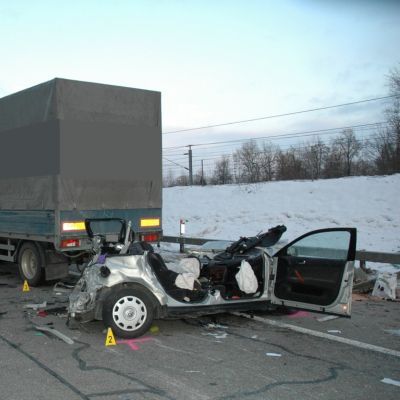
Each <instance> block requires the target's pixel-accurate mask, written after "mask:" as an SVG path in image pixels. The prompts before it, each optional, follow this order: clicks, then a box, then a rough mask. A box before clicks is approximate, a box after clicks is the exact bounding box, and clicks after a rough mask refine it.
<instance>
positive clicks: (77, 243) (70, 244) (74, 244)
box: [61, 239, 81, 249]
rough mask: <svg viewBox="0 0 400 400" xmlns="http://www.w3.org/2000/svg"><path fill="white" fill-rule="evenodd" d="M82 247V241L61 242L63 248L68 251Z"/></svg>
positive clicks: (68, 240)
mask: <svg viewBox="0 0 400 400" xmlns="http://www.w3.org/2000/svg"><path fill="white" fill-rule="evenodd" d="M80 245H81V241H80V239H63V240H61V248H63V249H66V248H70V247H79V246H80Z"/></svg>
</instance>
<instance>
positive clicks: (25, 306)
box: [24, 301, 47, 311]
mask: <svg viewBox="0 0 400 400" xmlns="http://www.w3.org/2000/svg"><path fill="white" fill-rule="evenodd" d="M46 306H47V301H44V302H43V303H37V304H32V303H31V304H25V305H24V308H31V309H32V310H35V311H36V310H39V308H45V307H46Z"/></svg>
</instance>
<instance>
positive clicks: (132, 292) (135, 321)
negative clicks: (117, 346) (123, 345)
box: [103, 285, 155, 338]
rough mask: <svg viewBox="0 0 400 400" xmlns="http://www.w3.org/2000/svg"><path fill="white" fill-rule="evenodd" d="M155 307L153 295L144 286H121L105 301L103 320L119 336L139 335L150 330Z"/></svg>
mask: <svg viewBox="0 0 400 400" xmlns="http://www.w3.org/2000/svg"><path fill="white" fill-rule="evenodd" d="M154 309H155V304H154V301H153V299H152V296H151V294H150V293H149V291H148V290H147V289H146V288H144V287H143V286H140V285H135V286H132V287H125V288H119V289H117V290H115V291H114V292H112V293H111V294H110V295H109V296H108V297H107V298H106V300H105V302H104V305H103V322H104V325H105V326H106V328H112V330H113V332H114V334H115V335H117V336H119V337H122V338H135V337H139V336H141V335H143V334H144V333H146V332H147V331H148V330H149V328H150V326H151V324H152V322H153V319H154Z"/></svg>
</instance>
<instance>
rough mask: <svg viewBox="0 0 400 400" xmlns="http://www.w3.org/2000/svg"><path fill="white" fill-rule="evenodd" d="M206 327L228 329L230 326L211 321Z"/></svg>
mask: <svg viewBox="0 0 400 400" xmlns="http://www.w3.org/2000/svg"><path fill="white" fill-rule="evenodd" d="M205 328H208V329H228V327H227V326H226V325H221V324H217V323H209V324H207V325H206V326H205Z"/></svg>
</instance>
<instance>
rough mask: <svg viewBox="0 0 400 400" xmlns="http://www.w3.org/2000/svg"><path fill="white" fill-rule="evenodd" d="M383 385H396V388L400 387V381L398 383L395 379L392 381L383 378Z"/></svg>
mask: <svg viewBox="0 0 400 400" xmlns="http://www.w3.org/2000/svg"><path fill="white" fill-rule="evenodd" d="M381 382H382V383H387V384H389V385H394V386H400V381H396V380H394V379H390V378H383V379H382V380H381Z"/></svg>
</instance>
